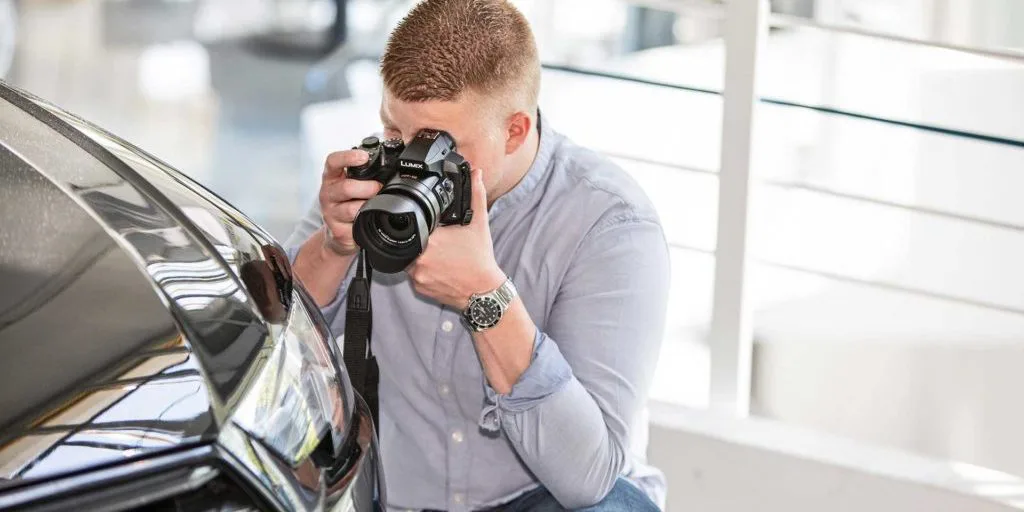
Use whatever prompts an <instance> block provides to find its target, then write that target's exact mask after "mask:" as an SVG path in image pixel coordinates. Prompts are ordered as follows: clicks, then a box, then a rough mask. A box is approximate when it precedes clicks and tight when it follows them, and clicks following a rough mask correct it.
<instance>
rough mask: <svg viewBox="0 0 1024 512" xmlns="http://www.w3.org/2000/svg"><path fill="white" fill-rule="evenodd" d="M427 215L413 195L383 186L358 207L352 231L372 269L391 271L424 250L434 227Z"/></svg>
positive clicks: (411, 260)
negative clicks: (377, 192) (360, 207)
mask: <svg viewBox="0 0 1024 512" xmlns="http://www.w3.org/2000/svg"><path fill="white" fill-rule="evenodd" d="M429 215H430V214H429V213H427V209H425V208H424V205H423V204H421V203H419V202H418V201H417V200H416V199H414V198H413V197H410V196H409V195H407V194H406V193H403V191H401V190H394V188H389V187H388V186H385V187H384V189H383V190H381V192H380V193H379V194H377V195H376V196H374V197H373V198H371V199H369V200H368V201H366V204H364V205H363V207H362V209H360V211H359V215H357V216H356V221H355V224H354V225H353V227H352V234H353V235H354V237H355V241H356V244H358V245H359V247H361V248H363V250H365V251H366V257H367V259H368V260H369V262H370V264H371V266H372V267H373V269H374V270H379V271H381V272H384V273H386V274H392V273H395V272H399V271H401V270H402V269H404V268H405V267H407V266H409V264H410V263H412V262H413V260H415V259H416V257H417V256H419V255H420V254H421V253H423V250H424V249H426V246H427V237H428V236H429V235H430V230H431V228H432V227H433V225H432V219H431V217H430V216H429Z"/></svg>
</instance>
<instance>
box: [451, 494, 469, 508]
mask: <svg viewBox="0 0 1024 512" xmlns="http://www.w3.org/2000/svg"><path fill="white" fill-rule="evenodd" d="M452 501H454V502H455V503H458V504H460V505H461V504H462V502H464V501H466V495H464V494H462V493H461V492H457V493H455V494H453V495H452Z"/></svg>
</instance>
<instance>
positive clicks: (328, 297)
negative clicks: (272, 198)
mask: <svg viewBox="0 0 1024 512" xmlns="http://www.w3.org/2000/svg"><path fill="white" fill-rule="evenodd" d="M366 159H367V154H366V152H365V151H362V150H348V151H338V152H336V153H331V154H330V155H328V156H327V161H326V162H325V163H324V174H323V178H322V181H321V182H320V214H321V216H323V219H324V224H323V226H322V227H321V228H320V229H318V230H316V231H314V232H313V233H312V234H311V235H310V236H309V238H308V239H306V241H305V242H304V243H303V244H302V247H301V248H300V249H299V253H298V254H297V255H296V256H295V263H294V264H293V265H292V270H293V271H294V272H295V275H296V276H297V277H298V278H299V279H300V280H301V281H302V284H304V285H305V286H306V290H308V291H309V293H310V295H312V296H313V300H315V301H316V303H317V304H318V305H319V306H321V307H323V306H326V305H327V304H330V303H331V302H332V301H334V299H335V298H336V297H337V295H338V288H339V287H341V283H342V281H343V280H344V279H345V273H346V272H347V271H348V268H349V266H350V265H351V264H352V260H353V259H354V258H355V254H356V252H358V250H359V248H358V247H356V243H355V241H353V240H352V222H353V221H354V220H355V218H356V214H357V213H359V208H361V207H362V206H363V203H365V202H366V199H369V198H370V197H373V196H374V195H375V194H376V193H377V192H379V191H380V189H381V184H380V183H379V182H376V181H363V180H353V179H349V178H348V177H346V176H345V169H346V168H347V167H350V166H354V165H362V164H365V163H366Z"/></svg>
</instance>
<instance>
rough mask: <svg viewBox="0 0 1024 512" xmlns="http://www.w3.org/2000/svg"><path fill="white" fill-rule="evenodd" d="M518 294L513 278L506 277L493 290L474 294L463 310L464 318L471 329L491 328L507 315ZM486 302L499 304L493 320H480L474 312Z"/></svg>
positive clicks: (479, 330)
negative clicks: (475, 317)
mask: <svg viewBox="0 0 1024 512" xmlns="http://www.w3.org/2000/svg"><path fill="white" fill-rule="evenodd" d="M517 295H518V292H517V291H516V288H515V285H514V284H513V283H512V280H511V279H506V280H505V282H504V283H502V285H501V286H499V287H498V288H496V289H494V290H491V291H490V292H488V293H481V294H474V295H473V296H471V297H470V298H469V304H467V305H466V309H465V310H463V311H462V319H463V321H465V322H466V324H467V325H468V326H469V327H470V329H472V330H474V331H476V332H481V331H485V330H487V329H490V328H492V327H494V326H496V325H498V323H499V322H501V319H502V318H503V317H504V316H505V312H506V311H508V308H509V306H510V305H511V304H512V301H513V300H514V299H515V297H516V296H517ZM485 302H493V303H494V305H495V306H497V309H498V313H497V315H495V317H494V319H493V321H489V322H479V321H477V320H476V319H474V316H473V312H474V311H475V310H478V309H479V308H480V307H482V305H483V304H484V303H485Z"/></svg>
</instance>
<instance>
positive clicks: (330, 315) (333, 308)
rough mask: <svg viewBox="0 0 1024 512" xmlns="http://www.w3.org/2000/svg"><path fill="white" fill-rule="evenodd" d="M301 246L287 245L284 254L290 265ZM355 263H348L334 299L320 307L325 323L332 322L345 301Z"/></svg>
mask: <svg viewBox="0 0 1024 512" xmlns="http://www.w3.org/2000/svg"><path fill="white" fill-rule="evenodd" d="M301 248H302V246H301V245H300V246H296V247H288V248H286V249H285V254H287V255H288V262H289V263H291V264H292V265H294V264H295V257H296V256H298V255H299V249H301ZM355 267H356V266H355V265H349V266H348V270H347V271H346V272H345V279H343V280H342V281H341V286H340V287H339V288H338V294H337V295H335V296H334V300H332V301H331V302H330V303H328V304H327V305H325V306H322V307H320V314H322V315H324V318H325V319H326V320H327V324H328V325H331V324H332V323H333V320H334V317H335V316H336V315H337V314H338V311H340V310H341V306H342V304H344V303H345V295H347V294H348V284H349V283H350V282H352V279H351V277H352V275H353V274H354V273H355Z"/></svg>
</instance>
